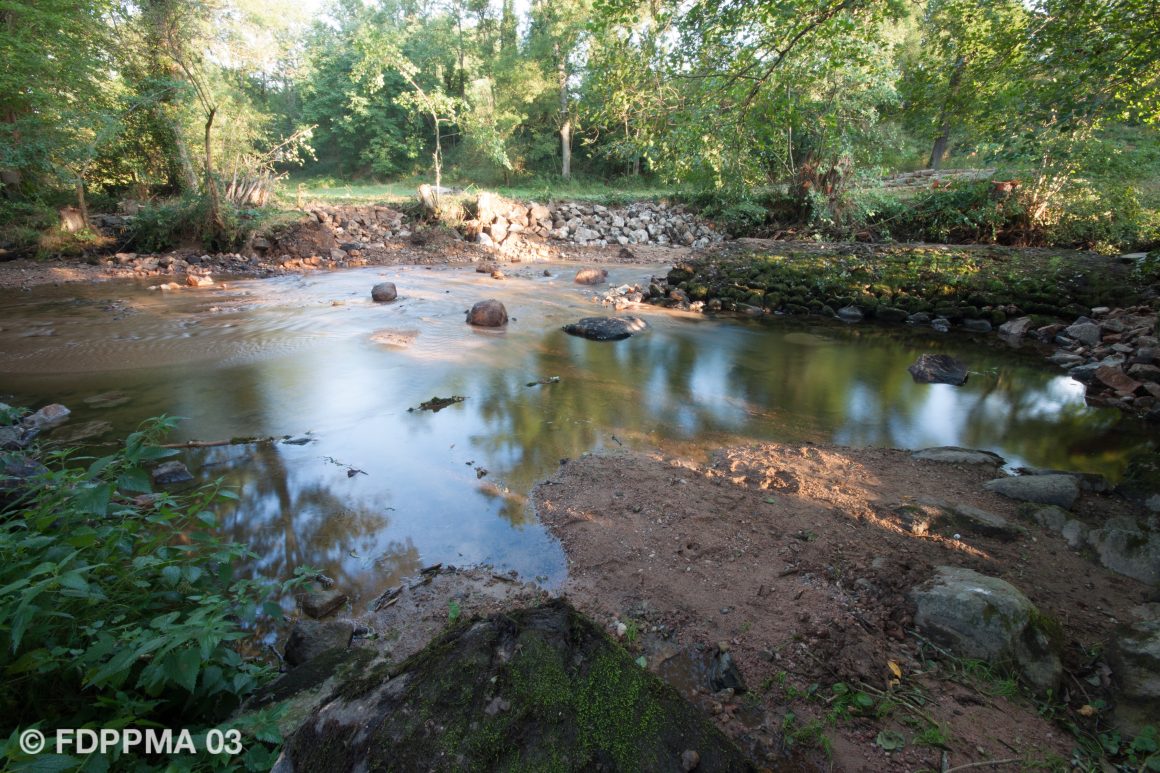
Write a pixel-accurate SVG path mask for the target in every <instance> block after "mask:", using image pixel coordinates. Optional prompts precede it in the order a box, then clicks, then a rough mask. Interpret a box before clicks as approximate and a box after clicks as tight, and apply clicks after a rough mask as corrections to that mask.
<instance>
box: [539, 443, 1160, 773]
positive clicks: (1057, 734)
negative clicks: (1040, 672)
mask: <svg viewBox="0 0 1160 773" xmlns="http://www.w3.org/2000/svg"><path fill="white" fill-rule="evenodd" d="M995 474H996V473H995V472H994V470H993V468H990V467H985V466H979V465H970V466H962V467H960V466H952V465H948V464H944V463H938V462H919V461H915V460H913V459H912V458H911V455H910V453H909V452H906V451H898V450H884V449H849V448H838V447H825V446H812V445H807V446H801V447H797V446H782V445H773V444H770V445H762V446H758V447H753V448H744V449H731V450H728V451H726V452H723V453H722V454H720V455H719V456H718V458H717V460H716V461H715V462H713V463H712V464H710V465H708V466H705V467H703V468H698V467H696V466H694V465H691V464H688V463H685V462H681V461H678V460H672V459H664V458H660V457H657V456H644V455H638V454H629V453H624V454H619V455H614V456H588V457H584V458H581V459H578V460H573V461H570V462H568V463H567V464H565V465H563V466H562V467H561V468H560V470H559V472H558V473H557V474H556V475H555V476H554V477H553V478H552V479H550V480H548V481H546V482H544V483H543V484H541V485H540V486H539V487H538V488H537V490H536V492H535V501H536V505H537V507H538V509H539V512H540V514H541V517H542V518H543V520H544V521H545V523H546V524H547V525H548V526H549V528H550V529H551V530H552V531H553V533H555V534H556V535H558V536H559V538H560V539H561V540H562V542H563V544H564V547H565V550H566V552H567V555H568V561H569V579H568V580H567V583H566V585H565V587H564V589H563V592H564V593H566V594H567V595H568V596H569V597H570V598H571V599H572V601H573V603H575V604H577V605H578V607H580V608H581V609H583V610H585V611H586V612H587V613H588V614H590V615H591V616H593V617H594V618H595V619H596V620H598V621H601V622H604V623H606V624H608V625H610V626H611V627H613V628H615V625H616V622H620V623H621V624H622V625H623V626H624V627H623V628H622V629H621V630H622V632H624V633H625V634H626V636H627V640H628V643H629V646H636V647H640V648H642V650H643V651H644V652H645V653H646V654H647V656H648V660H649V666H650V667H651V668H654V669H656V670H658V671H660V672H662V673H664V672H665V671H666V665H665V663H666V662H668V661H671V662H678V661H679V660H680V658H677V659H676V660H674V656H676V655H679V654H680V653H689V652H692V653H694V655H693V661H694V663H695V662H697V659H698V657H699V658H700V659H701V661H702V662H708V660H711V659H712V657H713V653H714V652H715V651H717V650H728V651H729V652H730V653H731V655H732V657H733V659H734V660H735V662H736V664H737V665H738V666H739V669H740V673H741V675H742V677H743V678H744V681H745V683H746V684H747V686H748V691H747V692H745V693H744V694H742V695H736V694H730V693H729V691H728V690H726V691H725V692H724V693H718V694H715V695H714V694H709V693H708V692H707V688H705V687H704V686H703V682H704V680H697V679H695V678H694V679H692V680H688V679H687V678H686V680H685V681H687V682H688V683H689V684H691V685H694V686H697V687H699V688H700V690H701V693H700V695H699V700H700V702H701V703H702V705H704V706H705V707H706V709H707V710H709V711H711V712H713V713H714V714H715V715H716V716H717V718H718V721H719V723H720V724H721V726H722V727H723V729H725V730H726V731H727V732H729V733H730V734H731V735H732V736H734V737H735V738H737V739H738V740H739V741H740V742H742V743H743V744H744V745H747V746H748V747H749V748H750V749H751V750H752V751H753V752H754V753H755V754H757V756H758V758H759V762H760V761H764V762H765V763H766V764H769V765H770V766H771V767H775V768H776V767H777V763H778V761H779V760H784V759H785V758H784V754H785V753H786V752H787V751H788V750H793V751H796V752H798V753H801V752H803V751H806V752H808V753H810V754H811V755H812V757H813V759H814V760H815V761H816V762H817V764H818V765H819V766H820V767H822V768H828V767H829V766H830V765H831V764H832V766H833V769H834V770H843V771H886V770H898V771H903V770H908V771H910V770H919V769H928V770H943V769H945V767H946V766H947V765H949V766H951V767H953V766H958V765H966V764H970V763H977V762H986V761H988V760H992V761H993V760H1003V759H1007V760H1013V762H1009V763H1008V764H1010V765H1013V766H1014V767H1013V768H1012V769H1027V766H1031V765H1039V764H1049V765H1058V766H1062V767H1063V768H1064V769H1066V768H1067V764H1066V763H1067V761H1068V760H1070V758H1071V752H1072V749H1073V748H1074V747H1075V745H1076V741H1075V739H1074V738H1073V737H1071V736H1070V735H1069V734H1067V733H1066V732H1065V731H1063V730H1061V729H1060V727H1059V726H1058V725H1056V724H1053V723H1052V722H1050V721H1048V720H1047V719H1046V718H1045V717H1044V716H1043V715H1041V712H1042V714H1048V715H1050V714H1058V715H1059V716H1060V717H1062V718H1067V719H1069V720H1072V721H1076V722H1077V723H1078V724H1080V725H1081V726H1085V725H1086V726H1087V727H1091V726H1092V721H1089V720H1085V719H1084V718H1083V717H1081V716H1079V715H1077V714H1076V713H1075V712H1074V711H1073V709H1078V708H1080V707H1082V706H1083V705H1085V704H1087V703H1089V702H1091V701H1094V699H1095V696H1096V695H1097V694H1099V684H1100V681H1099V678H1096V679H1095V683H1096V685H1095V686H1092V685H1091V684H1089V683H1088V682H1087V681H1086V678H1087V677H1090V676H1092V675H1093V674H1096V675H1097V677H1098V676H1099V674H1100V665H1099V664H1097V663H1094V662H1093V660H1094V659H1093V658H1092V657H1091V653H1093V652H1095V651H1098V648H1099V647H1101V646H1102V645H1103V644H1104V643H1105V642H1106V641H1107V640H1108V638H1109V636H1110V635H1111V632H1112V631H1113V629H1114V628H1115V627H1116V624H1117V620H1123V619H1125V615H1126V613H1127V610H1128V609H1129V608H1131V607H1132V606H1134V605H1137V604H1140V603H1141V602H1143V601H1144V600H1146V597H1147V594H1148V590H1147V588H1146V587H1145V586H1143V585H1142V584H1139V583H1137V582H1135V581H1132V580H1129V579H1126V578H1123V577H1119V576H1117V575H1113V574H1111V573H1110V572H1108V571H1106V570H1104V569H1102V568H1100V567H1098V566H1096V565H1094V564H1093V563H1091V562H1090V561H1088V560H1087V559H1086V558H1084V557H1082V556H1080V555H1078V554H1077V553H1075V552H1073V551H1071V550H1069V549H1068V548H1067V546H1066V545H1065V544H1064V542H1063V540H1062V539H1061V538H1060V537H1059V536H1058V535H1056V534H1053V533H1048V532H1045V531H1044V530H1043V529H1041V528H1040V527H1038V526H1037V525H1036V524H1035V523H1034V522H1031V521H1029V520H1026V519H1020V518H1019V516H1018V510H1019V507H1018V506H1017V505H1016V504H1015V503H1013V502H1012V501H1011V500H1006V499H1004V498H1002V497H1000V496H998V495H996V494H992V493H990V492H987V491H984V490H983V489H982V488H981V483H982V482H983V481H985V480H988V479H990V478H992V477H995ZM922 497H931V498H934V499H938V500H942V501H946V502H951V503H954V504H959V505H971V506H974V507H978V508H982V509H984V510H986V511H988V512H990V513H994V514H996V515H1001V516H1006V517H1008V518H1009V519H1010V520H1011V521H1012V522H1016V523H1018V524H1019V525H1021V526H1023V527H1025V528H1026V530H1027V531H1026V533H1025V534H1024V535H1023V536H1022V537H1020V538H1018V539H1015V540H1013V541H1011V542H1002V541H999V540H996V539H990V538H986V537H979V536H975V535H963V536H962V538H961V539H955V535H954V534H950V535H940V534H937V533H930V534H927V535H925V536H916V535H915V534H913V533H912V532H911V531H910V530H908V529H907V527H906V524H904V523H902V522H901V521H900V519H899V517H898V516H897V515H896V514H894V513H893V512H892V511H891V506H894V505H899V504H903V503H907V502H914V501H916V500H917V499H920V498H922ZM1126 507H1127V505H1126V504H1125V503H1123V502H1122V501H1120V500H1117V499H1114V498H1112V497H1111V496H1103V495H1095V494H1085V496H1084V497H1083V498H1082V499H1081V501H1080V503H1079V504H1077V506H1076V512H1077V513H1078V514H1080V515H1081V516H1084V517H1086V518H1089V519H1092V520H1095V519H1102V518H1105V517H1108V516H1110V515H1114V514H1117V513H1119V512H1121V511H1122V510H1124V509H1125V508H1126ZM937 565H953V566H962V567H967V568H970V569H973V570H975V571H978V572H980V573H983V574H987V575H993V576H998V577H1001V578H1003V579H1005V580H1007V581H1009V582H1010V583H1012V584H1013V585H1015V586H1016V587H1017V588H1020V589H1021V590H1023V592H1024V593H1025V594H1026V595H1027V596H1028V597H1029V598H1030V599H1031V600H1032V601H1033V602H1034V603H1035V604H1036V605H1037V606H1038V607H1039V609H1040V610H1041V611H1042V612H1043V613H1045V614H1046V615H1048V616H1050V617H1051V618H1053V619H1055V620H1057V621H1059V622H1060V624H1061V625H1062V626H1063V630H1064V638H1065V641H1066V645H1065V646H1066V651H1065V653H1064V666H1065V669H1066V673H1065V676H1064V680H1065V685H1064V689H1063V691H1062V695H1056V696H1054V697H1053V701H1052V702H1050V703H1048V702H1044V703H1041V704H1038V705H1037V704H1036V703H1035V702H1034V701H1032V700H1031V699H1029V698H1028V697H1025V696H1023V695H1021V694H1019V693H1018V692H1017V691H1016V690H1015V689H1014V685H1013V683H1012V682H1010V681H1008V680H1004V678H1003V677H1002V675H1000V674H995V673H991V672H989V671H988V670H987V669H986V668H985V667H983V666H981V665H979V664H970V663H963V662H962V661H956V660H954V659H948V658H945V657H942V655H941V654H940V652H939V651H938V650H937V649H935V648H933V647H932V646H928V645H926V644H924V643H923V642H922V641H921V640H920V639H919V638H918V637H916V635H915V633H914V631H913V620H912V617H911V616H912V614H913V604H912V603H911V602H910V601H908V599H907V597H906V594H907V593H908V591H909V590H910V588H912V587H914V586H915V585H916V584H918V583H921V582H922V581H923V580H925V579H927V578H928V577H929V576H930V575H931V574H932V571H933V568H934V567H935V566H937ZM698 652H699V653H700V655H697V654H696V653H698ZM681 657H682V658H683V657H685V656H684V655H682V656H681ZM891 662H893V663H895V664H896V665H897V666H898V667H899V670H900V672H901V677H900V679H898V680H897V681H896V682H894V683H892V682H891V680H892V679H895V674H894V673H892V669H891V665H890V663H891ZM684 670H687V669H684ZM693 670H694V671H697V669H696V668H694V669H693ZM694 676H696V674H694ZM1103 679H1104V680H1105V681H1106V675H1104V676H1103ZM679 681H681V679H678V682H679ZM698 681H700V682H701V683H700V684H697V682H698ZM835 685H845V686H846V687H848V688H849V691H848V692H845V693H843V692H841V691H842V690H843V687H841V686H839V687H837V689H836V690H835ZM858 692H861V693H863V694H864V696H868V698H869V701H867V699H866V698H865V697H859V698H857V701H860V702H865V703H866V705H862V703H852V701H854V699H853V698H852V697H851V696H852V695H854V694H856V693H858ZM1067 704H1070V707H1069V706H1068V705H1067ZM882 731H887V732H888V733H891V734H893V733H897V735H896V736H895V735H888V736H880V735H879V733H880V732H882ZM883 738H885V739H886V742H885V743H882V742H881V739H883ZM892 741H902V742H904V744H905V745H904V746H903V748H902V749H901V750H895V751H890V752H888V751H886V750H885V749H884V748H883V746H884V745H886V746H889V745H891V742H892Z"/></svg>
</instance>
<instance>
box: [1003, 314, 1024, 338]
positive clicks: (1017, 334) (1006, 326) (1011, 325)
mask: <svg viewBox="0 0 1160 773" xmlns="http://www.w3.org/2000/svg"><path fill="white" fill-rule="evenodd" d="M1030 329H1031V317H1020V318H1019V319H1011V320H1008V321H1006V322H1004V323H1003V324H1002V325H999V334H1000V335H1005V336H1010V337H1012V338H1022V337H1023V336H1025V335H1027V331H1028V330H1030Z"/></svg>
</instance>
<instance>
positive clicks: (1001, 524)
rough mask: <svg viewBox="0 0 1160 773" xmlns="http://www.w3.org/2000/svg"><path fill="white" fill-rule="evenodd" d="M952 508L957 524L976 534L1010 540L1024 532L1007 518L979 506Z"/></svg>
mask: <svg viewBox="0 0 1160 773" xmlns="http://www.w3.org/2000/svg"><path fill="white" fill-rule="evenodd" d="M950 510H951V513H952V515H953V517H954V522H955V525H957V526H958V527H960V528H962V529H963V530H965V531H969V532H972V533H974V534H979V535H981V536H984V537H991V538H993V539H998V540H1002V541H1004V542H1010V541H1011V540H1013V539H1016V538H1017V537H1019V536H1021V535H1022V534H1023V533H1024V532H1023V529H1021V528H1020V527H1018V526H1015V525H1013V524H1012V523H1010V522H1009V521H1008V520H1007V519H1006V518H1004V517H1002V516H1000V515H995V514H994V513H988V512H987V511H986V510H980V509H979V508H977V507H971V506H970V505H952V506H951V508H950Z"/></svg>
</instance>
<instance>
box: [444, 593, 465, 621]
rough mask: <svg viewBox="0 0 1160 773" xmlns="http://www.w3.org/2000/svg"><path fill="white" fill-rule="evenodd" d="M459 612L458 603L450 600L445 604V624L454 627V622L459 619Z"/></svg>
mask: <svg viewBox="0 0 1160 773" xmlns="http://www.w3.org/2000/svg"><path fill="white" fill-rule="evenodd" d="M461 612H462V610H461V609H460V608H459V602H458V601H456V600H455V599H451V600H450V601H448V602H447V622H448V623H450V624H451V625H455V621H457V620H458V619H459V615H460V613H461Z"/></svg>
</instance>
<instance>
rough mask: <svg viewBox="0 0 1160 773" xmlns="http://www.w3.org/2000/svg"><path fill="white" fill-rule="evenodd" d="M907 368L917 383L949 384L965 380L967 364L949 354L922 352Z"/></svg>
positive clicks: (956, 383)
mask: <svg viewBox="0 0 1160 773" xmlns="http://www.w3.org/2000/svg"><path fill="white" fill-rule="evenodd" d="M907 370H909V371H910V375H911V376H912V377H913V378H914V380H915V382H916V383H919V384H951V385H953V386H960V385H962V384H965V383H966V381H967V366H966V365H965V364H964V363H962V362H960V361H959V360H956V359H955V358H954V357H951V356H950V355H949V354H924V355H922V356H920V357H919V358H918V360H916V361H915V363H914V364H913V365H911V366H910V367H909V368H907Z"/></svg>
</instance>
